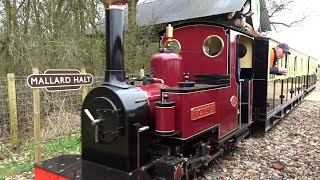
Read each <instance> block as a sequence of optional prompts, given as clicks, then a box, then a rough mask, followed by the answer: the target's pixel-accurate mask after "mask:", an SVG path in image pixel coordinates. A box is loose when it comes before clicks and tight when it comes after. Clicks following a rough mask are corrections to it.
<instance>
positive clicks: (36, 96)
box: [32, 68, 41, 163]
mask: <svg viewBox="0 0 320 180" xmlns="http://www.w3.org/2000/svg"><path fill="white" fill-rule="evenodd" d="M32 71H33V74H39V69H37V68H33V69H32ZM33 118H34V147H35V163H39V162H40V161H41V130H40V90H39V89H33Z"/></svg>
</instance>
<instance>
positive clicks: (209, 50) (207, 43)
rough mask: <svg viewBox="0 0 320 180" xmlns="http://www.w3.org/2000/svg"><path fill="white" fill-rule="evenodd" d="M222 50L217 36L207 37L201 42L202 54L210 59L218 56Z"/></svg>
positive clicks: (220, 41)
mask: <svg viewBox="0 0 320 180" xmlns="http://www.w3.org/2000/svg"><path fill="white" fill-rule="evenodd" d="M223 48H224V43H223V40H222V39H221V37H219V36H217V35H212V36H209V37H207V38H206V40H204V42H203V52H204V54H205V55H207V56H208V57H211V58H214V57H217V56H219V55H220V54H221V52H222V50H223Z"/></svg>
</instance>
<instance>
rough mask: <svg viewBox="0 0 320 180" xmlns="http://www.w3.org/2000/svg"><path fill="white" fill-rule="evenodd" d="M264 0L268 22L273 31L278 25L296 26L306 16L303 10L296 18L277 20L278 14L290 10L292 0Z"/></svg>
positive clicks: (276, 29) (280, 14)
mask: <svg viewBox="0 0 320 180" xmlns="http://www.w3.org/2000/svg"><path fill="white" fill-rule="evenodd" d="M266 2H267V9H268V13H269V18H270V24H271V25H272V27H273V28H274V30H275V31H278V28H279V27H280V26H284V27H294V26H298V25H300V24H301V23H302V22H303V21H304V20H305V19H306V18H307V17H308V15H307V14H306V12H304V13H303V14H302V15H301V16H300V17H298V18H297V19H294V20H281V21H279V17H280V16H282V15H284V14H287V13H290V12H292V5H293V4H294V0H266Z"/></svg>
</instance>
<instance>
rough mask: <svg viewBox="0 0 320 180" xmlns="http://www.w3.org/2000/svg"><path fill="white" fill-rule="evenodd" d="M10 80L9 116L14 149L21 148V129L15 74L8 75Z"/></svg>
mask: <svg viewBox="0 0 320 180" xmlns="http://www.w3.org/2000/svg"><path fill="white" fill-rule="evenodd" d="M7 79H8V100H9V115H10V125H11V126H10V127H11V144H12V148H13V149H16V148H18V147H19V140H18V134H19V128H18V118H17V101H16V83H15V78H14V74H13V73H10V74H7Z"/></svg>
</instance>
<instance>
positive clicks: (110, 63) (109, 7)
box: [104, 1, 129, 88]
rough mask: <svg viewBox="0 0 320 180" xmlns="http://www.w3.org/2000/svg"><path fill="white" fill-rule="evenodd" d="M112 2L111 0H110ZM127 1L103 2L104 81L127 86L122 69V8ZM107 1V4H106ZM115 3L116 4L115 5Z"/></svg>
mask: <svg viewBox="0 0 320 180" xmlns="http://www.w3.org/2000/svg"><path fill="white" fill-rule="evenodd" d="M112 2H113V1H112ZM126 2H127V1H116V2H115V3H111V4H109V3H110V2H109V1H108V2H104V3H105V9H106V10H105V13H106V18H105V20H106V22H105V24H106V72H105V83H106V84H109V85H112V86H116V87H121V88H128V87H129V86H128V85H127V83H126V78H125V71H124V43H123V36H124V35H123V34H124V8H125V4H126ZM106 3H107V4H106ZM115 4H116V5H115Z"/></svg>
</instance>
